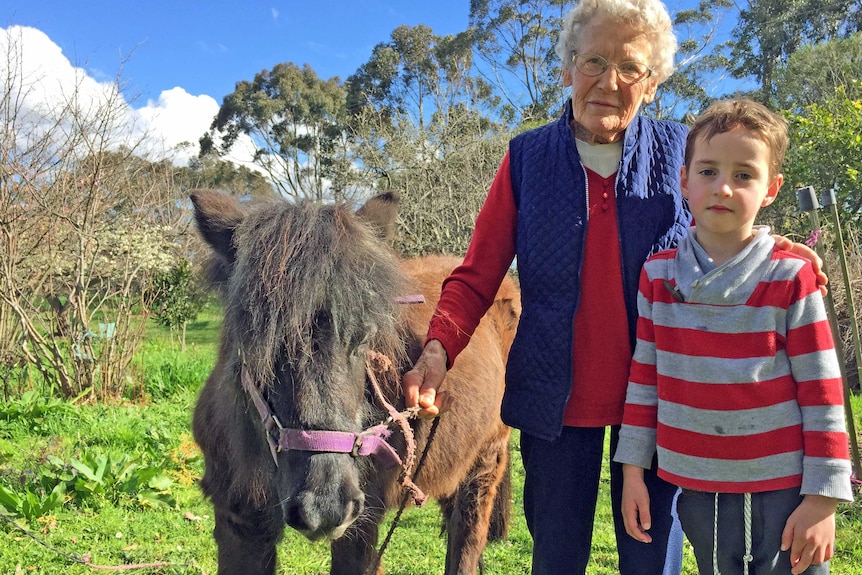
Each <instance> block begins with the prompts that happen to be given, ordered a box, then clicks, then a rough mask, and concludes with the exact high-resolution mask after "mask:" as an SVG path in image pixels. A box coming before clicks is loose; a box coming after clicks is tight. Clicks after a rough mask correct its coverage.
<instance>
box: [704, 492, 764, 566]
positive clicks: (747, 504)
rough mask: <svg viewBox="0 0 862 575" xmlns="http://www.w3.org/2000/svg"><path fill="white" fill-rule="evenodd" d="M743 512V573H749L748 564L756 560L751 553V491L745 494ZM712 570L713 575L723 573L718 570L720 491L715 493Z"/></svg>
mask: <svg viewBox="0 0 862 575" xmlns="http://www.w3.org/2000/svg"><path fill="white" fill-rule="evenodd" d="M742 513H743V521H744V522H745V527H744V530H745V555H743V556H742V573H743V575H748V564H749V563H751V562H752V561H753V560H754V557H753V556H752V555H751V493H745V494H744V499H743V507H742ZM712 572H713V575H721V571H719V570H718V493H716V494H715V506H714V510H713V514H712Z"/></svg>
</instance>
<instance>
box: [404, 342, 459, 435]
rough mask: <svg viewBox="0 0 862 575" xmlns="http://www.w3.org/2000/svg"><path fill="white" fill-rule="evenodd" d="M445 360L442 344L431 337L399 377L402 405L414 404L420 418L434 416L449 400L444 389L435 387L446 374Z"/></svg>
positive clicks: (448, 403) (441, 410) (440, 383)
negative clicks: (409, 366)
mask: <svg viewBox="0 0 862 575" xmlns="http://www.w3.org/2000/svg"><path fill="white" fill-rule="evenodd" d="M446 363H447V356H446V350H445V349H444V348H443V344H441V343H440V342H439V341H438V340H436V339H432V340H431V341H429V342H428V343H427V344H426V345H425V349H424V350H422V355H420V356H419V359H418V360H416V365H414V366H413V369H411V370H410V371H408V372H407V373H405V374H404V377H403V378H401V389H402V391H403V392H404V400H405V403H406V407H408V408H410V407H415V406H417V405H418V406H419V417H421V418H429V417H437V416H438V415H440V414H441V413H443V412H445V411H446V410H447V409H449V406H450V405H451V403H452V398H451V397H449V394H448V393H446V392H445V391H439V389H440V386H441V385H442V383H443V379H444V378H445V377H446Z"/></svg>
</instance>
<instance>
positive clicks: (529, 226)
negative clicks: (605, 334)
mask: <svg viewBox="0 0 862 575" xmlns="http://www.w3.org/2000/svg"><path fill="white" fill-rule="evenodd" d="M571 119H572V109H571V102H569V103H568V104H567V105H566V112H565V113H564V114H563V116H562V117H561V118H560V119H559V121H557V122H554V123H551V124H547V125H545V126H542V127H541V128H537V129H535V130H530V131H528V132H524V133H523V134H520V135H518V136H516V137H515V138H513V139H512V141H511V142H510V143H509V156H510V162H511V177H512V190H513V193H514V195H515V202H516V204H517V206H518V232H517V233H518V236H517V240H516V250H517V258H518V259H517V262H518V274H519V278H520V284H521V300H522V305H523V311H522V314H521V321H520V324H519V325H518V332H517V335H516V337H515V341H514V343H513V345H512V350H511V352H510V354H509V363H508V366H507V369H506V392H505V395H504V396H503V406H502V416H503V420H504V421H505V422H506V423H507V424H508V425H511V426H512V427H515V428H518V429H520V430H522V431H524V432H527V433H529V434H531V435H534V436H536V437H540V438H543V439H547V440H552V439H554V438H556V437H558V436H559V435H560V431H561V430H562V426H563V410H564V408H565V406H566V402H567V401H568V398H569V393H570V391H571V387H572V369H573V365H572V343H573V341H572V339H573V337H574V334H573V321H574V316H575V310H577V307H578V300H579V296H580V271H581V262H582V260H583V245H584V237H585V234H586V226H587V194H586V188H587V182H586V173H585V171H584V168H583V167H582V166H581V163H580V158H579V156H578V151H577V148H576V147H575V142H574V138H573V135H572V132H571V130H570V128H569V123H570V122H571ZM687 132H688V129H687V128H686V127H685V126H683V125H682V124H677V123H674V122H666V121H657V120H652V119H649V118H644V117H640V116H637V117H635V119H634V120H633V121H632V123H631V124H630V125H629V127H628V128H627V129H626V133H625V140H624V144H623V152H622V160H621V163H620V167H619V170H618V172H617V179H616V204H617V225H618V228H619V236H620V238H619V241H620V249H621V252H622V254H621V255H622V266H623V269H622V278H623V292H624V296H625V306H626V312H627V314H628V319H629V338H630V342H631V345H632V349H634V342H635V329H636V323H637V289H638V279H639V276H640V270H641V267H642V266H643V263H644V261H645V260H646V258H647V257H648V256H649V255H651V254H652V253H655V252H657V251H660V250H663V249H667V248H671V247H674V246H676V243H677V241H678V240H679V239H680V238H681V237H682V236H683V235H685V233H686V230H687V229H688V227H689V223H690V222H691V215H690V214H689V212H688V208H687V205H686V203H685V200H684V199H683V197H682V194H681V192H680V182H679V169H680V167H681V166H682V162H683V151H684V147H685V137H686V134H687ZM596 393H601V390H600V389H597V390H596Z"/></svg>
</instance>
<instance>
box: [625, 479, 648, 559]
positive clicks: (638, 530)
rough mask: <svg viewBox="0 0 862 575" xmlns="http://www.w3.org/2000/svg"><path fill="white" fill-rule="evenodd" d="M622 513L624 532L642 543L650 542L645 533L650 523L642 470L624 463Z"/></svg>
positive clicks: (646, 491)
mask: <svg viewBox="0 0 862 575" xmlns="http://www.w3.org/2000/svg"><path fill="white" fill-rule="evenodd" d="M622 513H623V523H624V524H625V526H626V533H628V534H629V535H631V536H632V537H634V538H635V539H637V540H638V541H640V542H642V543H651V542H652V537H650V535H649V533H647V530H649V528H650V527H652V525H651V518H650V513H649V491H648V490H647V486H646V483H644V470H643V469H641V468H640V467H638V466H636V465H629V464H626V463H624V464H623V501H622Z"/></svg>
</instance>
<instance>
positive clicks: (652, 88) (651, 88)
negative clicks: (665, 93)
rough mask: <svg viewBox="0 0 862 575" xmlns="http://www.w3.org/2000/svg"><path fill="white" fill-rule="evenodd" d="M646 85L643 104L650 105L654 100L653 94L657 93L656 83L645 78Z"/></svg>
mask: <svg viewBox="0 0 862 575" xmlns="http://www.w3.org/2000/svg"><path fill="white" fill-rule="evenodd" d="M646 84H647V85H646V87H645V88H644V96H643V100H644V104H652V102H653V100H655V94H656V92H657V91H658V82H656V81H655V80H653V79H652V78H647V80H646Z"/></svg>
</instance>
